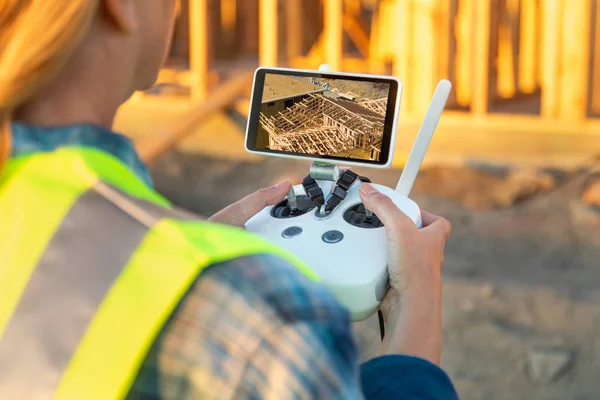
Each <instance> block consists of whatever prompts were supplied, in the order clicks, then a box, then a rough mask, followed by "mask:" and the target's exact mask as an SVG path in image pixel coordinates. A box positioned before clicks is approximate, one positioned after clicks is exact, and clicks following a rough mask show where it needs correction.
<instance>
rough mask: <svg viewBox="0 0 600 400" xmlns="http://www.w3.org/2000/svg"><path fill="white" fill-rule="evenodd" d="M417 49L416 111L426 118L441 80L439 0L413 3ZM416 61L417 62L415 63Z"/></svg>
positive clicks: (414, 98) (419, 0)
mask: <svg viewBox="0 0 600 400" xmlns="http://www.w3.org/2000/svg"><path fill="white" fill-rule="evenodd" d="M413 2H414V8H413V18H414V24H413V32H412V34H413V49H414V51H413V52H412V57H411V60H418V61H417V63H418V67H417V68H414V66H413V74H412V75H413V78H412V86H411V88H419V89H418V90H414V89H411V93H412V94H413V96H412V98H413V104H414V111H415V113H417V114H418V115H425V112H426V111H427V108H428V106H429V101H430V100H431V96H432V94H433V92H434V91H435V87H436V86H437V81H438V79H439V76H438V75H437V74H438V71H437V68H436V66H437V62H438V52H437V42H438V40H437V38H438V34H437V27H436V5H437V1H436V0H413ZM413 62H414V61H413Z"/></svg>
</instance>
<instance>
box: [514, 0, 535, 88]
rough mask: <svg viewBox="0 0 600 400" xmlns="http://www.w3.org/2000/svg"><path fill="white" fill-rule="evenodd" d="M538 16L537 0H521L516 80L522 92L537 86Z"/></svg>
mask: <svg viewBox="0 0 600 400" xmlns="http://www.w3.org/2000/svg"><path fill="white" fill-rule="evenodd" d="M539 17H540V13H539V7H538V0H521V19H520V23H521V26H520V31H519V32H520V42H519V79H518V80H519V90H520V91H521V92H523V93H533V92H535V91H536V90H537V88H538V82H539V79H538V76H537V71H538V70H537V66H538V63H539V59H538V52H537V48H538V47H539V42H538V37H537V36H538V29H539V28H540V24H539V23H538V18H539Z"/></svg>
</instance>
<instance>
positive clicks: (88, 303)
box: [0, 150, 316, 400]
mask: <svg viewBox="0 0 600 400" xmlns="http://www.w3.org/2000/svg"><path fill="white" fill-rule="evenodd" d="M50 154H51V155H52V157H50V156H45V155H36V156H34V157H32V158H31V159H29V160H28V161H24V162H23V163H22V164H19V163H18V162H11V163H10V167H11V168H12V173H15V172H16V169H15V168H17V167H20V169H19V170H18V173H17V174H16V175H15V177H16V178H17V179H13V180H11V178H10V177H9V178H8V179H7V178H6V176H5V177H4V183H3V185H2V187H1V188H0V190H2V192H0V206H1V207H0V212H3V214H0V215H2V216H7V217H8V216H10V213H11V210H13V211H14V210H20V212H17V213H16V214H17V215H18V218H17V219H13V220H10V219H9V220H8V221H9V224H8V225H4V227H5V229H0V232H2V237H1V238H2V239H8V242H7V243H8V245H11V241H10V239H11V233H12V234H15V235H17V238H18V239H19V240H17V241H16V242H13V243H12V244H13V245H16V246H17V247H0V250H1V251H2V252H0V255H7V256H8V255H10V256H11V257H13V258H11V259H10V263H9V264H5V263H2V265H1V266H0V267H1V268H0V274H1V275H0V278H1V279H0V288H2V289H6V288H8V289H9V290H11V289H12V290H13V291H12V292H10V291H9V292H8V294H10V295H11V297H10V298H8V297H7V299H8V300H10V301H8V302H7V301H3V302H1V303H0V306H3V308H0V310H2V311H3V312H4V318H5V320H4V324H5V327H6V329H5V331H4V334H3V335H0V392H1V393H3V394H6V393H7V392H8V393H10V389H11V388H16V389H17V392H18V391H22V390H32V393H31V394H32V395H41V396H42V397H50V396H51V394H52V393H55V396H53V398H55V399H69V400H71V399H82V398H85V399H90V400H93V399H102V400H104V399H119V398H124V397H125V396H126V395H127V393H128V391H129V389H130V386H131V383H132V381H133V380H134V379H135V376H136V374H137V372H138V371H139V367H140V365H141V363H142V362H143V360H144V358H145V356H146V354H147V351H148V349H149V347H150V346H151V345H152V343H153V342H154V340H155V338H156V336H157V334H158V332H159V331H160V330H161V328H162V327H163V326H164V323H165V321H166V320H167V318H168V317H169V316H170V315H171V313H172V312H173V310H174V308H175V307H176V306H177V304H178V302H179V301H180V300H181V298H182V296H183V295H184V294H185V293H186V292H187V290H188V289H189V287H190V285H191V284H192V283H193V282H194V280H195V279H196V277H197V276H198V275H199V273H200V272H201V271H202V269H203V268H204V267H206V266H207V265H210V264H214V263H218V262H220V261H225V260H228V259H232V258H236V257H241V256H247V255H252V254H258V253H269V254H278V255H280V256H282V257H284V258H286V259H288V260H290V261H291V262H293V263H294V264H296V265H297V266H298V267H299V268H300V269H301V270H302V271H303V272H304V273H305V274H306V275H307V276H309V277H311V278H313V279H316V278H315V276H314V275H313V274H312V273H310V272H309V271H308V270H307V269H306V268H305V267H303V265H302V264H301V263H299V262H297V260H295V258H294V257H292V256H290V255H288V254H287V253H286V252H284V251H282V250H279V249H277V248H276V247H274V246H273V245H271V244H269V243H267V242H266V241H264V240H262V239H260V238H258V237H255V236H253V235H249V234H247V233H246V232H245V231H243V230H241V229H237V228H232V227H226V226H218V225H214V224H208V223H203V222H199V221H194V222H190V221H182V220H180V219H185V216H184V217H183V218H182V216H181V214H179V213H177V212H175V211H174V210H170V209H167V208H160V207H157V204H160V203H161V198H160V197H159V195H156V194H153V192H151V191H149V190H148V189H146V188H145V187H144V186H143V185H139V186H137V187H136V186H135V185H137V182H138V181H137V180H135V182H132V181H131V180H130V179H128V175H127V174H129V177H131V176H133V175H131V173H130V171H128V170H127V169H126V168H123V169H121V168H120V164H118V163H117V162H116V161H115V160H111V159H109V158H108V157H106V156H105V155H103V154H102V153H100V152H94V151H92V152H89V153H88V154H85V152H84V151H80V150H77V151H74V150H72V151H69V150H64V151H58V152H54V153H50ZM47 157H48V158H47ZM107 168H108V169H111V168H112V172H111V173H112V174H117V175H118V174H121V175H118V176H117V177H114V178H113V180H112V181H111V182H110V183H112V184H116V185H118V186H117V187H118V188H120V189H116V188H114V187H112V186H109V185H107V184H105V183H104V182H100V181H99V180H98V174H99V172H96V171H100V172H101V173H100V175H101V176H103V177H104V173H106V170H107ZM69 177H70V178H69ZM103 179H104V178H103ZM11 185H12V186H11ZM125 188H126V190H125ZM125 192H126V193H127V194H125ZM130 194H134V196H133V197H132V196H129V195H130ZM21 198H22V199H21ZM19 200H22V201H19ZM34 200H37V201H34ZM46 202H47V204H48V207H43V205H45V204H46ZM17 203H18V204H17ZM41 206H42V207H41ZM19 207H22V208H19ZM6 210H9V211H8V212H6ZM171 218H173V219H171ZM61 219H62V221H61ZM3 222H4V219H3ZM38 225H39V228H40V231H36V226H38ZM6 226H8V227H9V228H8V229H6ZM20 226H22V228H20V229H22V231H19V232H16V233H15V232H14V229H19V228H18V227H20ZM57 227H58V228H57ZM0 228H2V227H1V226H0ZM38 232H42V233H43V234H39V233H38ZM23 238H26V240H23ZM31 239H34V240H33V241H32V240H31ZM7 243H6V242H5V243H2V244H0V245H1V246H5V245H6V244H7ZM44 249H45V251H44ZM36 252H37V255H36V256H35V257H32V256H31V253H36ZM41 254H43V255H41ZM13 255H18V256H13ZM36 265H37V267H38V268H37V269H34V267H35V266H36ZM23 270H26V272H23ZM15 283H17V284H18V285H20V288H19V290H14V289H13V288H14V286H15ZM2 293H3V300H4V298H5V292H2ZM13 311H14V312H13ZM11 316H12V318H11ZM6 321H8V323H6ZM32 366H33V367H32ZM15 393H16V392H15Z"/></svg>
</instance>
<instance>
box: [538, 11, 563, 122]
mask: <svg viewBox="0 0 600 400" xmlns="http://www.w3.org/2000/svg"><path fill="white" fill-rule="evenodd" d="M540 5H541V7H542V24H543V28H542V29H543V31H542V41H541V44H542V51H543V53H542V62H541V66H543V68H541V73H542V100H541V103H542V116H543V117H544V118H547V119H556V118H557V117H558V115H559V109H558V107H559V104H560V76H561V69H560V67H561V65H560V57H561V46H562V40H561V36H562V34H561V32H562V31H563V19H562V13H563V12H564V0H546V1H542V2H540Z"/></svg>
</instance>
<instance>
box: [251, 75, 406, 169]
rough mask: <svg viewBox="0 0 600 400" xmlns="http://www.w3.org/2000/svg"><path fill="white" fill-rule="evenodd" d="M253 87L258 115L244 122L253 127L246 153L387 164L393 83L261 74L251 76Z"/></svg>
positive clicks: (330, 77) (350, 78) (393, 93)
mask: <svg viewBox="0 0 600 400" xmlns="http://www.w3.org/2000/svg"><path fill="white" fill-rule="evenodd" d="M286 72H287V71H286ZM259 82H260V83H262V85H261V86H262V87H261V88H260V89H262V93H260V96H258V95H259V93H258V92H257V91H256V90H257V89H256V86H255V94H254V101H253V109H254V114H258V115H254V118H251V120H250V123H251V124H254V126H252V127H250V128H251V129H250V130H249V133H250V134H249V137H248V139H249V140H248V142H249V143H248V145H250V147H253V148H252V150H256V151H261V152H278V153H288V154H293V155H295V156H300V157H302V156H309V157H312V158H324V159H338V160H344V159H345V160H352V161H358V162H362V163H372V164H385V163H386V162H387V159H388V153H389V148H390V142H391V140H392V132H391V131H392V125H393V118H394V108H395V101H396V94H397V90H398V86H397V83H396V82H395V81H393V80H389V79H384V78H378V77H374V78H364V77H361V78H357V77H354V76H352V77H346V76H335V75H325V74H314V73H313V74H310V73H309V74H306V75H301V74H300V73H297V74H290V73H289V72H288V73H285V74H284V73H281V72H279V71H267V72H264V73H262V74H261V75H260V76H257V86H258V83H259ZM259 100H260V104H257V103H258V101H259ZM390 106H391V107H390ZM256 117H257V118H256ZM252 139H253V143H252Z"/></svg>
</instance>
